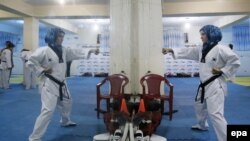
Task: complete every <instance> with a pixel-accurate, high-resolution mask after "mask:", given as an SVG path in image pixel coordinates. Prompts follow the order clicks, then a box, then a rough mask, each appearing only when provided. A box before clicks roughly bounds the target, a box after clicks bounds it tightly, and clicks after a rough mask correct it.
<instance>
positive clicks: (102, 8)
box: [34, 5, 109, 18]
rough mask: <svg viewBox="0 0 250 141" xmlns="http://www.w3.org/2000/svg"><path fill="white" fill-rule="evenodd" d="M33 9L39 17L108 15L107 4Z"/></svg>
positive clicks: (93, 16) (92, 16) (38, 7)
mask: <svg viewBox="0 0 250 141" xmlns="http://www.w3.org/2000/svg"><path fill="white" fill-rule="evenodd" d="M35 9H36V11H35V12H34V13H35V16H36V17H39V18H53V17H74V18H75V17H89V18H96V17H109V6H108V5H67V6H65V5H64V6H37V7H36V8H35Z"/></svg>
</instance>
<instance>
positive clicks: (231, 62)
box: [219, 48, 240, 79]
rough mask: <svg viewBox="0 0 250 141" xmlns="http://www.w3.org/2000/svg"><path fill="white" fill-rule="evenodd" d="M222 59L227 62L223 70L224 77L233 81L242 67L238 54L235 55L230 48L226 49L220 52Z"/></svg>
mask: <svg viewBox="0 0 250 141" xmlns="http://www.w3.org/2000/svg"><path fill="white" fill-rule="evenodd" d="M219 51H220V53H219V55H221V58H222V59H223V61H225V62H226V64H225V66H224V67H223V68H221V71H222V72H223V76H224V77H225V78H226V79H231V78H233V77H234V74H235V73H236V71H237V70H238V68H239V67H240V59H239V57H238V55H237V54H236V53H234V52H233V51H232V50H231V49H230V48H224V49H221V50H219Z"/></svg>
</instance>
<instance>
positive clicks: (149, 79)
mask: <svg viewBox="0 0 250 141" xmlns="http://www.w3.org/2000/svg"><path fill="white" fill-rule="evenodd" d="M162 82H164V83H165V84H166V85H167V86H168V88H169V89H168V94H164V95H161V93H160V90H161V83H162ZM140 84H141V86H142V92H143V94H142V97H143V99H144V101H145V103H146V102H147V101H149V100H154V99H159V100H160V102H161V113H162V114H165V113H164V101H168V103H169V119H170V120H172V115H173V113H174V110H173V90H174V86H173V85H172V84H171V83H170V82H169V81H168V80H167V79H166V78H165V77H163V76H161V75H158V74H147V75H145V76H143V77H142V78H141V80H140ZM146 109H147V107H146Z"/></svg>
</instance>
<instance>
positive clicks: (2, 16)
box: [0, 10, 22, 19]
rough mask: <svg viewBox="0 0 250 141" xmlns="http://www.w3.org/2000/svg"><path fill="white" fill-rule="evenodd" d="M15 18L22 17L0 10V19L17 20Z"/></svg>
mask: <svg viewBox="0 0 250 141" xmlns="http://www.w3.org/2000/svg"><path fill="white" fill-rule="evenodd" d="M17 18H22V16H20V15H16V14H12V13H9V12H6V11H3V10H0V19H17Z"/></svg>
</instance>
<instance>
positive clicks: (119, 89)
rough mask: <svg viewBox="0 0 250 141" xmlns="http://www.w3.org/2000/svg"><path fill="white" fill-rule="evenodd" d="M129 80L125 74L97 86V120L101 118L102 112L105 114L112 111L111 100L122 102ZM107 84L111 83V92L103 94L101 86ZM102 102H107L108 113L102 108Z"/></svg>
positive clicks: (108, 79) (109, 78)
mask: <svg viewBox="0 0 250 141" xmlns="http://www.w3.org/2000/svg"><path fill="white" fill-rule="evenodd" d="M128 82H129V80H128V78H127V76H125V75H123V74H113V75H110V76H108V77H106V78H105V79H103V80H102V81H101V82H100V83H98V84H97V85H96V103H97V108H96V111H97V118H99V115H100V112H101V113H105V112H109V111H110V99H111V98H114V99H118V100H121V99H122V98H123V97H124V88H125V86H126V85H127V84H128ZM105 83H109V92H108V93H101V86H102V85H104V84H105ZM101 100H106V104H107V105H106V106H107V107H106V108H107V109H106V111H105V110H102V109H101V108H100V103H101Z"/></svg>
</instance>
